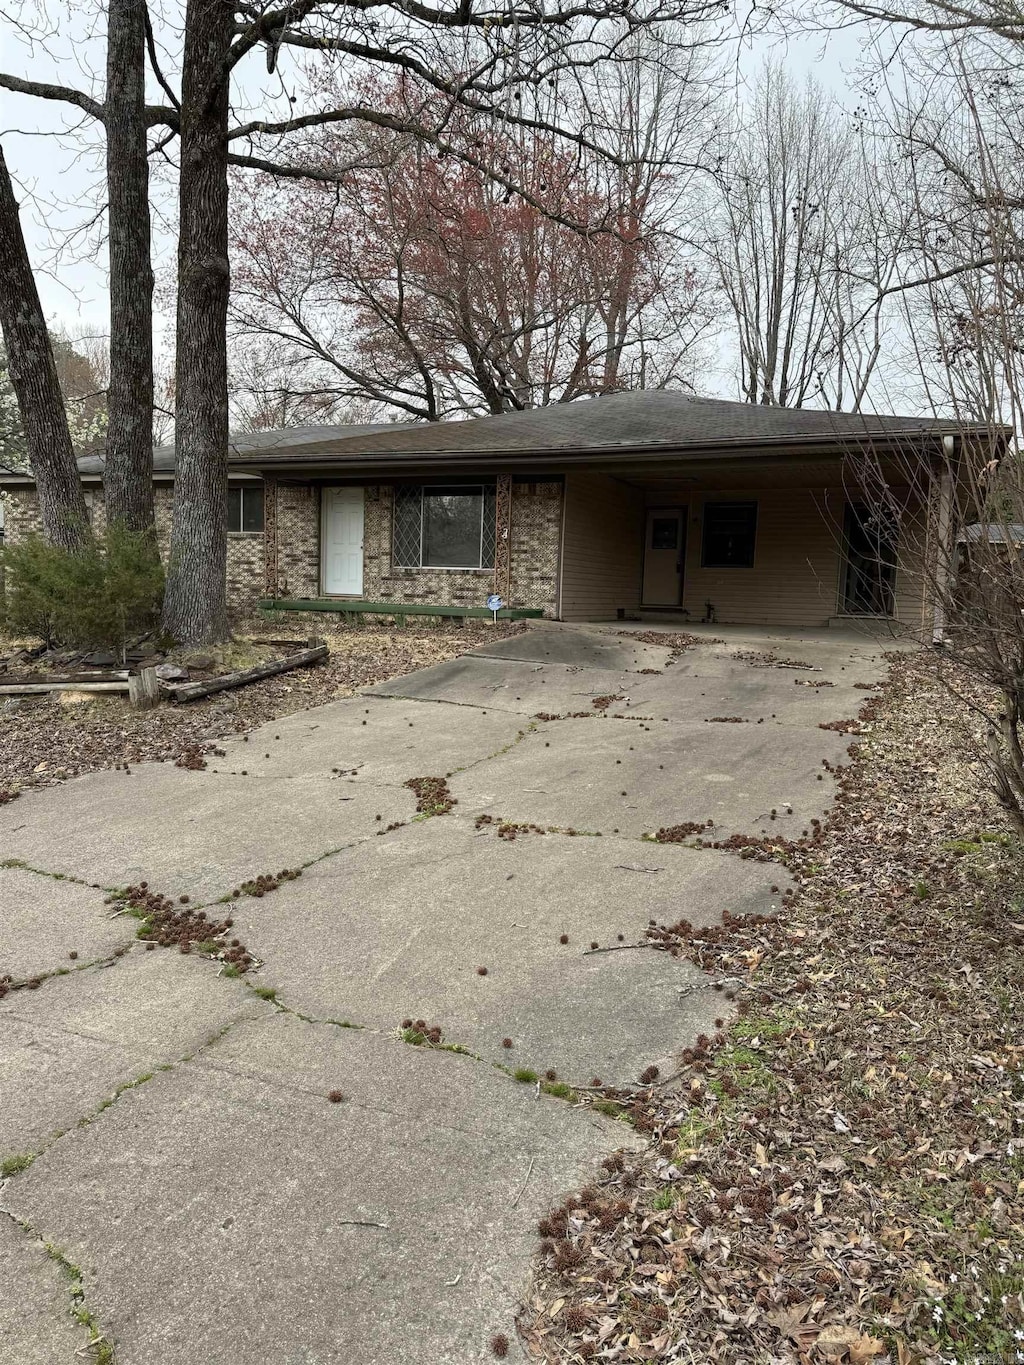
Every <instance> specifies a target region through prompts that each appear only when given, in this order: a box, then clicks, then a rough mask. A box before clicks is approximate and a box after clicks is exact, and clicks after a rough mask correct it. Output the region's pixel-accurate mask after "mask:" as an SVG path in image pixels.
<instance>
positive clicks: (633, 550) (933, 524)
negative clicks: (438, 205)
mask: <svg viewBox="0 0 1024 1365" xmlns="http://www.w3.org/2000/svg"><path fill="white" fill-rule="evenodd" d="M1006 435H1007V433H1004V432H1000V433H998V434H997V435H996V436H995V437H993V436H992V434H991V432H990V430H989V429H988V428H983V427H980V426H979V427H964V426H963V425H962V424H954V423H952V422H941V421H932V420H927V419H922V418H913V417H907V418H904V417H870V416H863V415H853V414H846V413H833V412H819V411H812V410H810V409H799V410H795V409H785V408H777V407H761V406H755V405H751V404H745V403H729V402H723V401H720V400H717V399H706V398H695V397H691V396H689V395H686V394H679V393H670V392H665V391H654V392H643V393H619V394H614V395H610V396H608V397H603V398H596V399H589V400H585V401H581V402H575V403H571V404H561V405H556V406H553V407H548V408H539V409H533V410H531V411H527V412H517V413H508V414H505V415H502V416H499V417H481V418H476V419H473V420H470V421H460V422H443V423H434V424H415V423H403V424H388V425H384V426H370V427H300V428H291V429H283V430H281V431H274V432H263V433H260V434H258V435H254V436H239V437H236V438H234V439H233V445H232V454H231V481H230V492H229V498H230V504H229V505H230V518H231V519H230V528H229V545H228V564H229V569H228V576H229V596H230V601H231V605H232V606H233V607H234V608H235V609H239V610H240V609H244V608H247V607H250V606H252V605H253V604H254V603H255V602H256V601H257V600H260V599H265V600H267V601H268V602H270V603H273V604H275V605H278V604H280V605H282V606H283V605H284V604H285V603H288V604H293V603H295V602H300V603H301V604H302V605H304V606H308V605H310V604H311V603H313V602H316V603H317V604H318V605H319V606H321V607H322V609H324V610H337V609H343V610H356V609H358V606H359V604H360V603H363V604H366V605H367V607H369V605H371V604H373V605H378V604H394V606H395V608H396V610H400V609H401V608H402V607H403V606H417V605H420V606H423V605H432V606H440V607H445V606H448V607H475V608H480V607H482V606H483V605H484V604H485V602H486V599H487V596H488V594H489V593H491V592H496V593H497V594H499V595H500V596H501V597H502V599H503V600H504V601H505V602H506V603H507V604H508V606H509V607H511V608H512V609H513V610H516V611H526V612H530V613H531V614H543V615H544V616H547V617H552V618H560V619H562V620H569V621H573V620H576V621H579V620H600V619H614V618H615V617H616V616H622V615H625V614H629V615H633V614H635V613H637V612H638V611H641V610H645V611H650V612H652V613H663V614H664V615H665V616H666V618H668V619H671V618H672V617H673V615H674V614H676V613H686V614H688V616H689V619H691V620H702V619H711V620H715V621H719V622H737V623H743V624H757V625H761V624H779V625H789V626H821V625H825V624H826V623H828V622H830V621H835V620H837V619H848V618H851V617H856V618H864V617H870V618H873V619H874V618H881V619H883V620H888V621H894V622H898V623H901V624H903V625H904V626H906V627H907V628H910V629H915V630H920V629H924V630H928V629H930V626H931V620H932V616H931V612H932V608H931V606H930V603H929V594H928V591H927V587H926V584H927V581H928V579H929V573H928V571H927V568H926V565H927V563H928V562H929V556H934V555H936V554H937V550H936V548H935V547H936V546H937V543H938V537H940V536H942V537H945V538H946V540H947V542H948V538H949V537H950V536H952V535H954V534H955V530H954V526H953V521H954V517H953V504H954V502H955V489H953V488H952V486H951V480H950V479H949V477H948V475H944V474H943V471H944V470H946V469H948V468H949V466H950V462H951V460H952V461H954V462H955V460H956V458H957V457H958V455H959V454H961V453H970V454H971V456H972V458H973V457H974V456H977V457H978V458H991V457H992V455H993V454H995V455H998V453H999V450H998V449H995V450H994V449H993V447H994V446H996V447H1001V445H1002V443H1003V442H1004V441H1005V439H1006ZM80 465H81V467H82V471H83V478H84V479H85V480H86V482H87V484H88V485H89V492H88V496H89V498H90V502H91V505H92V506H93V507H94V508H95V516H96V519H97V522H99V521H100V520H101V518H102V506H101V504H102V492H101V489H100V476H101V472H102V468H101V463H100V461H99V460H96V459H86V460H82V461H80ZM154 479H155V481H156V484H157V501H158V524H159V526H160V528H161V531H162V532H164V533H166V528H167V525H168V518H169V504H170V491H171V483H172V480H173V453H172V452H170V451H167V450H160V451H157V452H156V455H155V457H154ZM865 488H868V489H870V491H865ZM0 490H2V491H3V493H4V494H5V496H6V497H7V500H8V539H9V541H16V540H17V538H18V537H19V536H21V535H23V534H24V533H25V531H26V530H27V529H31V528H32V527H33V526H36V525H37V524H38V517H37V513H36V512H35V510H34V506H33V502H34V490H33V489H32V488H31V483H30V481H28V480H25V479H24V478H21V479H20V480H19V479H18V478H17V477H14V476H8V477H4V476H2V475H0ZM937 562H938V560H937V559H936V560H935V563H937Z"/></svg>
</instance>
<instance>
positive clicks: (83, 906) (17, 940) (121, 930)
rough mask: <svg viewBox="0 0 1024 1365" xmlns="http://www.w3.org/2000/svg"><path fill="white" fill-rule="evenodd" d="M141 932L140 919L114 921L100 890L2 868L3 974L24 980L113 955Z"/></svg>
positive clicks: (0, 963)
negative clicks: (77, 963) (138, 927)
mask: <svg viewBox="0 0 1024 1365" xmlns="http://www.w3.org/2000/svg"><path fill="white" fill-rule="evenodd" d="M135 928H136V925H135V921H134V920H128V921H127V922H126V921H125V920H124V919H115V920H112V919H111V918H110V906H109V905H105V904H104V896H103V892H102V891H98V890H96V888H95V887H92V886H81V885H79V884H78V883H76V882H71V881H66V880H63V879H57V878H54V877H42V876H40V875H39V874H38V873H35V872H28V871H26V870H25V869H23V868H20V867H0V976H4V975H5V974H10V975H11V976H13V977H14V978H15V980H16V981H20V980H25V979H27V978H29V977H36V976H44V975H46V974H47V973H49V972H56V971H60V970H61V969H62V968H69V967H71V965H72V962H73V961H74V960H77V961H79V962H82V963H85V962H93V961H95V960H96V959H97V958H102V957H109V956H110V954H111V953H112V952H113V951H114V950H115V948H119V947H121V945H122V944H124V943H129V942H130V941H131V940H132V939H133V938H134V937H135ZM72 953H74V954H75V958H74V959H73V958H72V957H71V954H72Z"/></svg>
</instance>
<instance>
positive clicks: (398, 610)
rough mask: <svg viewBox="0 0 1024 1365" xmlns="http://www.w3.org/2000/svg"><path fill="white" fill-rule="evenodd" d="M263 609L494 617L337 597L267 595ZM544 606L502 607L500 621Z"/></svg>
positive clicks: (538, 613) (526, 616) (535, 613)
mask: <svg viewBox="0 0 1024 1365" xmlns="http://www.w3.org/2000/svg"><path fill="white" fill-rule="evenodd" d="M258 605H259V608H260V610H261V611H323V612H327V611H333V612H339V613H341V614H342V615H344V616H362V615H367V616H457V617H462V618H465V617H467V616H472V617H480V618H487V619H490V618H491V617H492V616H493V615H494V613H493V612H492V611H491V610H490V609H489V608H488V607H443V606H441V607H439V606H434V605H433V604H431V603H428V602H360V601H357V600H354V599H352V598H335V597H264V598H262V599H261V600H260V602H259V604H258ZM543 615H544V612H543V610H542V609H541V608H540V607H502V608H501V610H500V611H499V612H498V620H499V621H528V620H537V619H539V618H541V617H543Z"/></svg>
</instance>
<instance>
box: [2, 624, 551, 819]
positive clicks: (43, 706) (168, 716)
mask: <svg viewBox="0 0 1024 1365" xmlns="http://www.w3.org/2000/svg"><path fill="white" fill-rule="evenodd" d="M277 629H278V630H279V629H280V627H277ZM523 629H524V627H523V626H522V625H520V624H518V623H500V622H499V623H498V625H497V626H494V625H492V623H490V622H482V623H478V622H473V621H469V622H466V624H465V625H464V626H461V627H460V626H451V625H435V626H434V627H432V628H427V629H415V628H409V627H405V628H402V629H398V628H396V629H394V630H385V629H380V628H363V627H358V626H355V627H353V626H349V627H346V628H345V629H344V630H339V631H337V632H335V633H333V634H331V635H330V636H329V637H328V643H329V644H330V647H331V654H330V658H329V659H328V660H327V662H326V663H325V664H324V665H322V666H320V667H316V668H305V669H301V670H297V671H295V672H292V673H284V674H281V675H279V676H278V677H274V678H266V679H264V680H262V681H261V682H256V683H251V684H250V685H249V686H247V687H245V688H241V689H239V690H238V691H236V692H224V693H219V694H217V695H215V696H212V697H208V698H203V699H201V700H199V701H195V702H192V703H190V704H189V706H188V707H187V708H178V707H174V706H169V705H165V706H158V707H156V708H155V709H154V710H152V711H134V710H132V709H131V707H129V705H128V703H127V701H126V700H123V699H122V698H120V697H116V698H115V697H103V698H97V699H96V700H95V701H92V702H90V703H89V704H88V705H86V706H81V707H76V708H74V709H73V710H68V709H65V708H63V707H58V706H54V705H53V704H52V702H51V701H50V700H49V699H48V698H46V697H40V698H32V699H23V700H21V701H20V702H19V704H18V705H17V706H16V707H8V708H5V709H4V712H3V716H2V719H0V788H4V789H6V790H8V791H9V793H10V795H9V796H8V799H13V796H14V795H15V794H16V793H17V790H18V789H19V788H24V787H30V786H46V785H50V784H52V783H54V782H61V781H64V780H65V779H66V778H69V777H76V776H78V775H79V774H81V773H87V772H95V771H97V770H98V769H101V768H121V767H124V765H125V764H129V765H132V764H136V763H161V762H178V763H179V766H181V767H186V768H201V767H202V766H203V765H204V760H203V754H204V752H206V751H207V750H209V749H210V747H211V745H212V742H213V741H214V740H215V739H219V738H223V737H224V736H226V735H228V734H241V733H243V732H245V731H248V730H253V729H255V728H256V727H257V726H259V725H262V724H264V722H266V721H268V720H273V719H275V718H276V717H279V716H286V715H291V714H292V712H294V711H302V710H306V709H307V708H308V707H311V706H319V705H321V704H322V703H324V702H328V701H334V700H336V699H337V698H338V697H346V696H349V695H351V694H352V693H353V692H355V691H356V689H357V688H360V687H366V686H370V685H372V684H374V683H380V682H384V681H386V680H387V679H388V678H394V677H397V676H398V675H400V674H404V673H411V672H412V671H413V670H414V669H417V668H426V667H428V666H429V665H430V664H436V663H442V662H443V661H444V660H445V659H450V658H453V657H454V656H455V655H457V654H461V653H463V652H464V651H465V650H466V649H471V648H473V646H474V645H477V644H480V643H482V641H483V640H484V639H487V640H491V639H494V638H495V637H496V636H497V638H504V637H505V636H507V635H515V634H520V633H521V632H522V630H523Z"/></svg>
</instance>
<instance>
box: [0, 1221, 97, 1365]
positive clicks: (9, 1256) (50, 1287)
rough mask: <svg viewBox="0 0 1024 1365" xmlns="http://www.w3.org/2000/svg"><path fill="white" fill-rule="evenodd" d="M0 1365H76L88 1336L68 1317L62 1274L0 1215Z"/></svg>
mask: <svg viewBox="0 0 1024 1365" xmlns="http://www.w3.org/2000/svg"><path fill="white" fill-rule="evenodd" d="M0 1288H2V1290H3V1292H2V1293H0V1362H2V1363H3V1365H76V1362H78V1361H81V1359H82V1354H81V1353H82V1351H83V1349H84V1348H85V1347H86V1346H87V1345H88V1342H89V1333H88V1332H87V1331H86V1330H85V1328H84V1327H82V1326H80V1325H79V1324H78V1323H76V1322H75V1321H74V1319H73V1318H72V1316H71V1299H70V1297H69V1295H68V1288H69V1283H68V1278H67V1275H66V1273H65V1272H64V1271H63V1270H62V1268H61V1267H60V1266H59V1265H58V1263H57V1262H56V1261H55V1260H54V1259H53V1257H52V1256H49V1255H47V1252H46V1248H45V1247H44V1246H43V1244H42V1243H41V1242H40V1240H39V1238H38V1237H35V1236H33V1235H32V1233H30V1232H26V1230H25V1229H24V1228H22V1227H19V1225H18V1224H17V1223H16V1222H15V1221H14V1220H13V1219H12V1218H10V1217H5V1216H4V1215H3V1212H2V1210H0Z"/></svg>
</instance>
